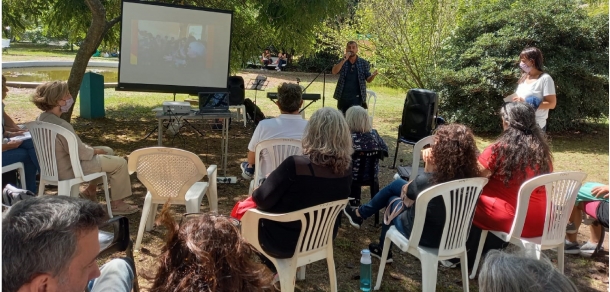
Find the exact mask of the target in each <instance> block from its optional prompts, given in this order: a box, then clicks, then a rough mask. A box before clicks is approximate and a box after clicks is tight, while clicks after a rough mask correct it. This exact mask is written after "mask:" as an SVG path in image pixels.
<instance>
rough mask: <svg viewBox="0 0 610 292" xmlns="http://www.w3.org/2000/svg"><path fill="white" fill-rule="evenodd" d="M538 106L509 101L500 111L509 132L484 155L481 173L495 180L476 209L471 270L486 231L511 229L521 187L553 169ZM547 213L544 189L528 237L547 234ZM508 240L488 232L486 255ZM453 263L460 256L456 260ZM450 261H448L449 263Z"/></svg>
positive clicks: (537, 195)
mask: <svg viewBox="0 0 610 292" xmlns="http://www.w3.org/2000/svg"><path fill="white" fill-rule="evenodd" d="M535 112H536V111H535V110H534V108H533V107H532V106H531V105H529V104H527V103H516V102H512V103H506V104H504V106H502V108H501V110H500V115H501V117H502V127H503V128H504V131H503V132H502V134H501V135H500V137H498V138H497V139H496V141H495V142H494V143H493V144H491V145H490V146H488V147H487V148H485V150H483V153H481V155H480V156H479V159H478V160H479V169H480V171H481V174H482V175H484V176H486V177H488V178H489V182H488V183H487V184H486V185H485V187H484V188H483V192H482V193H481V196H480V197H479V202H478V203H477V208H476V209H475V214H474V219H473V221H472V227H471V228H470V234H469V236H468V240H467V241H466V249H467V250H468V269H472V267H473V265H474V260H475V257H476V253H477V249H478V247H479V239H480V238H481V231H482V230H497V231H502V232H506V233H508V232H510V229H511V227H512V225H513V220H514V217H515V212H516V208H517V197H518V195H519V188H520V187H521V185H522V184H523V183H524V182H525V181H526V180H528V179H531V178H533V177H535V176H538V175H541V174H547V173H550V172H552V171H553V165H552V160H553V157H552V155H551V150H550V148H549V144H548V142H547V140H546V135H545V134H544V132H542V130H541V129H540V127H539V126H538V124H537V123H536V115H535ZM545 212H546V192H545V190H544V188H538V189H536V190H534V192H533V193H532V195H531V197H530V202H529V206H528V209H527V216H526V217H525V224H524V226H523V232H522V234H521V235H522V236H524V237H536V236H542V229H543V227H544V217H545ZM506 245H508V243H506V242H504V241H502V240H501V239H500V238H498V237H496V236H495V235H493V234H491V233H488V234H487V239H486V241H485V245H484V246H483V253H482V255H481V256H484V254H485V253H486V252H487V251H488V250H490V249H499V248H503V247H505V246H506ZM451 262H452V263H454V264H455V263H457V262H459V260H457V259H453V260H451ZM443 263H444V264H445V265H448V264H449V263H448V262H443Z"/></svg>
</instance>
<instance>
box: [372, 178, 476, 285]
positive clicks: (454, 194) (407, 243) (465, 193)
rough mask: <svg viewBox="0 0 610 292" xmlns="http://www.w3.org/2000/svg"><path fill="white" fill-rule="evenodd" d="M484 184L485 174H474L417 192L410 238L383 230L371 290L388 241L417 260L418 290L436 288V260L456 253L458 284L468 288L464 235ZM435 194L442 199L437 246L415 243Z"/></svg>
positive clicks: (396, 231) (380, 268)
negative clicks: (459, 273) (419, 269)
mask: <svg viewBox="0 0 610 292" xmlns="http://www.w3.org/2000/svg"><path fill="white" fill-rule="evenodd" d="M485 184H487V179H486V178H482V177H476V178H469V179H461V180H454V181H450V182H446V183H442V184H438V185H436V186H432V187H430V188H428V189H426V190H424V191H423V192H421V193H420V194H419V195H418V196H417V200H416V203H415V221H414V223H413V229H412V231H411V236H410V238H409V239H407V238H405V237H404V236H403V235H402V234H401V233H400V232H399V231H398V230H396V228H395V227H394V226H391V227H390V229H389V230H388V232H387V233H386V236H385V242H384V244H383V253H382V257H381V263H380V264H379V273H378V274H377V283H376V285H375V290H379V288H380V287H381V278H382V277H383V271H384V269H385V265H386V260H387V258H388V253H389V250H390V245H391V244H392V243H394V244H396V245H397V246H398V248H400V249H401V250H402V251H403V252H408V253H410V254H412V255H414V256H415V257H417V258H418V259H419V260H420V261H421V266H422V291H436V276H437V272H438V270H437V269H438V261H439V260H447V259H451V258H456V257H458V258H460V260H461V263H462V265H461V266H462V286H463V288H464V291H468V264H467V263H468V259H467V256H466V239H467V238H468V232H469V230H470V226H471V225H472V215H473V213H474V209H475V207H476V203H477V200H478V199H479V195H480V194H481V190H482V189H483V186H485ZM438 196H442V197H443V201H444V203H445V226H444V227H443V235H442V237H441V242H440V245H439V248H428V247H422V246H419V240H420V238H421V235H422V232H423V229H424V221H425V218H426V217H425V216H426V213H427V209H428V203H429V202H430V200H432V199H434V198H436V197H438Z"/></svg>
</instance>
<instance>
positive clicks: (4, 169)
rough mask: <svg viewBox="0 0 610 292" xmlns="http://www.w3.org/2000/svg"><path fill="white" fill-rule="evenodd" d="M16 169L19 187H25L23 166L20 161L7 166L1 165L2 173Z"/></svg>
mask: <svg viewBox="0 0 610 292" xmlns="http://www.w3.org/2000/svg"><path fill="white" fill-rule="evenodd" d="M13 170H17V171H18V172H19V180H20V181H21V188H24V189H25V167H24V166H23V163H21V162H15V163H13V164H9V165H7V166H3V167H2V173H6V172H9V171H13Z"/></svg>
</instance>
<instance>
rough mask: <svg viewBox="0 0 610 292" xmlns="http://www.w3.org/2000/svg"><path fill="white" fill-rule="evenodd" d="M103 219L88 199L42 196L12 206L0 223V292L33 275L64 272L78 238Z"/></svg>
mask: <svg viewBox="0 0 610 292" xmlns="http://www.w3.org/2000/svg"><path fill="white" fill-rule="evenodd" d="M106 218H107V214H106V212H105V211H104V208H103V207H102V206H101V205H100V204H97V203H94V202H92V201H89V200H85V199H79V198H72V197H66V196H42V197H36V198H30V199H27V200H23V201H21V202H19V203H17V204H15V205H14V206H13V207H12V208H11V209H10V211H9V212H8V214H7V215H6V217H5V218H4V219H3V220H2V291H4V292H13V291H17V290H19V288H20V287H21V286H23V285H25V284H27V283H29V282H30V281H31V280H32V279H33V278H34V277H35V276H37V275H40V274H50V275H52V276H54V277H57V276H61V275H62V274H63V273H65V272H67V268H68V266H69V264H70V261H71V260H72V258H73V257H74V253H75V252H76V246H77V241H78V236H79V235H80V234H82V233H83V232H86V231H89V230H91V229H94V228H96V227H98V226H100V224H102V223H103V222H104V221H105V220H106Z"/></svg>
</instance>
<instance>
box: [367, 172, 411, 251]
mask: <svg viewBox="0 0 610 292" xmlns="http://www.w3.org/2000/svg"><path fill="white" fill-rule="evenodd" d="M406 183H407V182H406V181H405V180H402V179H397V180H395V181H393V182H392V183H390V184H389V185H387V186H386V187H385V188H383V189H381V190H380V191H379V193H377V194H376V195H375V196H374V197H373V199H371V200H370V201H369V202H368V203H366V204H364V205H362V206H360V207H359V208H358V213H359V214H360V217H362V219H366V218H369V217H371V216H373V215H375V213H377V212H379V211H380V210H381V209H383V208H385V207H386V206H388V205H389V204H390V202H391V201H392V200H394V199H396V198H400V192H401V191H402V186H404V185H405V184H406ZM398 204H402V201H401V200H397V201H396V202H394V203H393V204H392V206H391V208H394V207H395V206H397V205H398ZM404 210H405V209H403V212H404ZM386 212H387V211H386ZM392 225H394V227H395V228H396V230H398V232H400V233H402V235H404V236H405V237H406V235H405V231H404V230H405V229H404V226H403V225H402V220H400V216H396V217H395V218H394V219H393V220H392V221H391V222H389V225H386V224H385V223H384V224H382V226H381V235H380V236H379V245H380V246H381V247H383V242H384V241H385V234H386V233H387V232H388V230H389V229H390V226H392Z"/></svg>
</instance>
